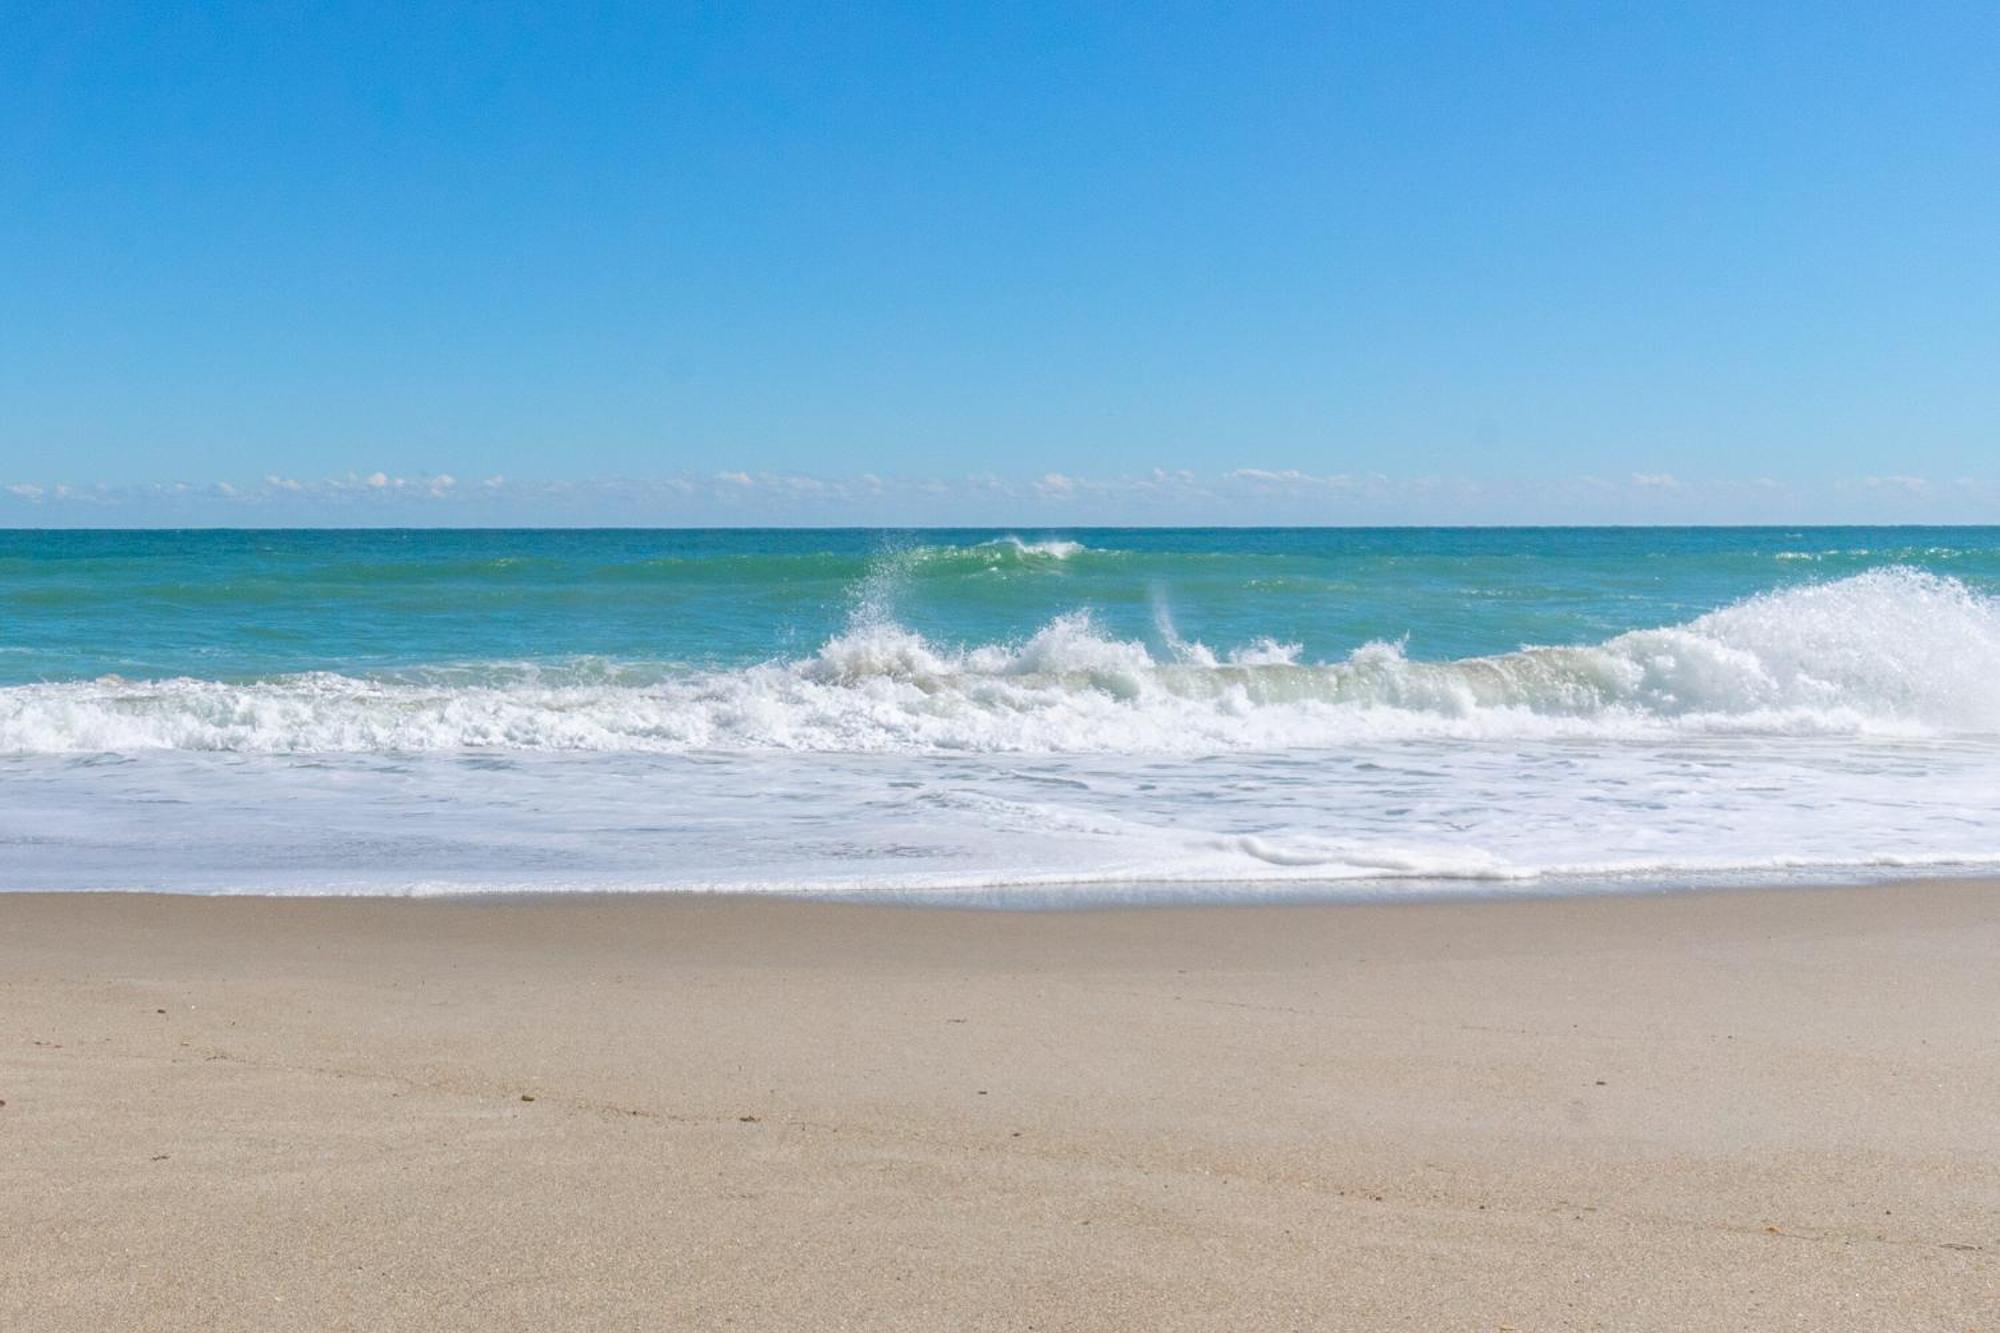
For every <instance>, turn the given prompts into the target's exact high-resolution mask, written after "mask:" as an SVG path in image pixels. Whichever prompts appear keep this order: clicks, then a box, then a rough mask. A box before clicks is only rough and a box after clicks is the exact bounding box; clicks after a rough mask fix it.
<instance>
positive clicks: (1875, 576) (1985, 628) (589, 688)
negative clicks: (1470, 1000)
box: [0, 557, 2000, 754]
mask: <svg viewBox="0 0 2000 1333" xmlns="http://www.w3.org/2000/svg"><path fill="white" fill-rule="evenodd" d="M1056 558H1061V557H1056ZM1170 643H1172V645H1173V647H1172V651H1171V654H1170V656H1169V657H1168V658H1167V659H1166V660H1161V659H1158V658H1156V657H1155V656H1153V654H1152V653H1150V652H1149V651H1148V650H1147V648H1146V647H1145V646H1144V645H1143V644H1140V643H1138V642H1133V641H1128V640H1122V639H1118V638H1115V637H1112V636H1108V635H1106V634H1104V633H1103V632H1102V631H1101V630H1100V629H1099V628H1098V627H1097V626H1096V625H1095V624H1094V623H1093V622H1092V621H1091V619H1090V618H1089V616H1088V615H1087V614H1084V613H1076V614H1071V615H1066V616H1061V617H1058V618H1057V619H1055V620H1053V621H1051V622H1050V623H1049V624H1047V625H1046V626H1044V627H1043V628H1042V629H1041V630H1040V631H1038V632H1037V633H1036V634H1034V635H1033V636H1032V637H1030V638H1028V639H1027V640H1025V641H1022V642H1018V643H1013V644H985V645H978V646H973V647H969V648H952V647H947V646H943V645H938V644H934V643H932V642H930V641H928V640H926V639H925V638H923V636H921V635H919V634H917V633H916V632H914V631H912V630H910V629H907V628H905V627H903V626H901V625H898V624H895V623H893V622H886V621H883V622H877V623H868V624H862V625H859V626H857V627H855V628H853V629H851V630H849V631H848V632H847V633H845V634H842V635H839V636H836V637H835V638H833V639H830V640H829V641H828V642H827V643H825V644H824V645H822V646H821V647H820V649H819V650H818V651H817V652H816V653H814V654H813V655H812V656H810V657H807V658H804V659H802V660H799V661H794V662H783V663H769V664H764V665H760V666H754V667H748V668H742V669H737V670H729V671H708V672H693V673H681V674H677V675H673V676H670V677H668V678H666V679H663V680H657V681H653V682H651V683H624V682H620V681H619V680H618V679H617V678H616V677H615V676H614V677H612V678H609V679H606V678H604V677H603V676H601V675H600V676H599V677H597V678H595V679H590V680H585V681H581V682H579V681H575V680H571V681H569V682H566V683H565V682H560V681H551V680H549V679H548V678H547V677H546V676H541V675H538V674H536V673H533V672H529V673H517V674H516V675H515V676H513V677H512V678H510V679H507V680H505V681H498V682H496V681H492V680H488V681H485V682H468V681H464V680H456V681H454V680H447V679H443V678H436V679H428V680H411V679H377V680H368V679H357V678H354V677H349V676H342V675H336V674H330V673H312V674H306V675H298V676H289V677H284V678H281V679H277V680H272V681H267V682H259V683H251V684H226V683H219V682H213V681H201V680H192V679H180V680H167V681H156V682H127V681H119V680H105V681H98V682H87V683H85V682H75V683H63V684H45V685H29V686H18V687H14V688H11V689H7V690H0V752H5V753H11V754H51V753H53V754H74V753H98V752H119V751H134V750H158V749H182V750H233V751H250V752H279V753H287V752H289V753H297V752H316V751H325V752H356V751H359V752H379V751H391V752H404V751H429V750H458V749H508V750H625V751H660V752H679V751H693V750H721V751H733V750H802V751H811V750H825V751H835V750H837V751H854V752H907V753H922V752H950V751H980V752H1023V753H1202V752H1217V751H1242V750H1263V751H1276V750H1287V749H1301V748H1321V747H1336V746H1340V745H1343V744H1347V743H1351V742H1356V741H1361V740H1371V739H1392V738H1396V737H1412V738H1419V737H1435V738H1458V739H1466V740H1479V739H1489V738H1490V739H1504V738H1508V737H1534V736H1578V737H1590V736H1599V737H1614V738H1615V737H1635V738H1644V737H1661V736H1670V735H1672V734H1676V733H1702V734H1715V733H1730V732H1746V733H1747V732H1756V733H1767V734H1768V733H1782V734H1829V733H1830V734H1869V733H1887V734H1931V735H1936V734H1948V735H1971V734H1991V733H1995V732H2000V609H1996V604H1995V602H1994V601H1993V600H1992V599H1991V598H1988V597H1984V596H1981V595H1980V594H1977V593H1975V592H1973V591H1972V590H1971V589H1969V588H1967V587H1966V586H1965V585H1964V584H1962V583H1960V582H1958V581H1956V580H1953V579H1949V578H1943V577H1939V576H1936V575H1931V574H1926V573H1922V572H1919V571H1915V570H1910V569H1879V570H1873V571H1870V572H1867V573H1863V574H1859V575H1855V576H1853V577H1851V578H1847V579H1842V580H1839V581H1837V582H1829V583H1823V584H1816V585H1809V586H1805V587H1799V588H1792V589H1788V590H1785V591H1780V592H1772V593H1766V594H1762V595H1760V596H1757V597H1752V598H1749V599H1747V600H1745V601H1742V602H1738V603H1736V604H1734V605H1732V606H1728V607H1725V608H1723V609H1722V610H1719V611H1715V612H1711V613H1709V614H1707V615H1703V616H1700V617H1697V618H1696V619H1693V620H1690V621H1688V622H1686V623H1685V624H1681V625H1676V626H1669V627H1665V628H1661V629H1652V630H1641V631H1635V632H1632V633H1628V634H1622V635H1619V636H1617V637H1616V638H1613V639H1609V640H1607V641H1605V642H1603V643H1601V644H1596V645H1591V646H1585V647H1556V648H1527V649H1523V650H1521V651H1519V652H1513V653H1505V654H1499V655H1495V656H1489V657H1477V658H1466V659H1462V660H1458V661H1450V662H1424V661H1418V660H1412V659H1411V658H1409V657H1408V656H1407V655H1406V654H1405V652H1404V650H1403V649H1402V647H1401V646H1399V645H1396V644H1390V643H1380V642H1378V643H1370V644H1366V645H1364V646H1362V647H1361V648H1358V649H1356V650H1355V651H1354V652H1352V653H1351V654H1349V655H1348V656H1347V657H1346V658H1344V659H1342V660H1340V661H1336V662H1330V663H1321V664H1305V663H1300V662H1299V661H1298V660H1297V655H1298V650H1297V648H1296V646H1293V645H1285V644H1279V643H1275V642H1273V641H1271V640H1268V639H1266V640H1261V641H1259V642H1257V643H1254V644H1251V645H1249V646H1247V647H1245V648H1240V649H1238V650H1236V651H1235V652H1233V653H1229V654H1225V655H1222V656H1218V655H1217V654H1215V653H1214V652H1212V651H1211V650H1209V649H1208V648H1206V647H1204V646H1202V645H1200V644H1190V643H1180V642H1179V641H1178V640H1170Z"/></svg>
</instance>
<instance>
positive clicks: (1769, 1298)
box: [0, 883, 2000, 1330]
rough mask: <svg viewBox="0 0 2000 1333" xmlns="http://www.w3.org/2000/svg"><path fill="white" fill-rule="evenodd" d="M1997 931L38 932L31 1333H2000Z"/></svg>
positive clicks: (1360, 914) (1908, 903) (7, 1018)
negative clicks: (1368, 1331)
mask: <svg viewBox="0 0 2000 1333" xmlns="http://www.w3.org/2000/svg"><path fill="white" fill-rule="evenodd" d="M1996 964H2000V884H1992V883H1939V884H1915V885H1906V886H1891V887H1873V888H1865V889H1851V890H1845V889H1843V890H1794V891H1783V892H1779V891H1770V892H1761V893H1760V892H1733V893H1689V894H1682V895H1665V896H1647V897H1620V898H1588V899H1567V900H1533V901H1459V902H1434V903H1413V904H1406V905H1393V906H1353V905H1317V906H1265V907H1205V908H1173V909H1124V910H1106V911H1091V912H1073V913H1002V912H986V911H955V910H938V909H911V908H893V907H881V906H856V905H841V904H834V903H826V902H817V903H815V902H801V901H790V900H749V899H741V898H733V899H732V898H694V897H681V898H675V897H645V898H630V899H607V898H577V899H568V900H563V899H535V900H521V901H503V902H492V901H488V902H470V901H369V900H282V899H258V898H249V899H223V898H192V897H139V896H84V895H68V896H64V895H7V896H0V1099H4V1103H5V1104H4V1106H0V1198H4V1199H5V1200H6V1204H5V1207H4V1210H0V1254H4V1256H5V1262H4V1264H0V1327H5V1328H7V1329H20V1330H43V1329H48V1330H58V1329H92V1330H104V1329H194V1328H201V1329H253V1328H254V1329H280V1328H300V1329H332V1328H367V1329H382V1328H410V1329H417V1328H424V1329H432V1328H538V1329H567V1328H592V1329H597V1328H751V1329H754V1328H798V1329H832V1328H854V1329H883V1328H909V1329H956V1328H966V1329H973V1328H991V1329H1024V1330H1025V1329H1121V1328H1151V1329H1162V1328H1189V1329H1194V1328H1229V1329H1266V1328H1268V1329H1306V1328H1426V1329H1437V1328H1466V1329H1482V1328H1483V1329H1503V1328H1515V1329H1521V1330H1527V1329H1557V1328H1561V1329H1568V1328H1578V1329H1583V1328H1606V1329H1634V1328H1642V1329H1644V1328H1657V1329H1684V1328H1716V1329H1740V1328H1767V1327H1782V1328H1804V1329H1831V1328H1871V1329H1900V1328H1909V1329H1957V1330H1968V1329H1988V1328H1994V1327H2000V1116H1996V1113H1995V1108H1996V1107H2000V1030H1997V1029H1996V1028H1995V1025H1994V1017H1995V1015H1996V1014H2000V966H1996Z"/></svg>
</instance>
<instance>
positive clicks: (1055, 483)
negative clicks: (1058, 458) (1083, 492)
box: [1035, 472, 1076, 497]
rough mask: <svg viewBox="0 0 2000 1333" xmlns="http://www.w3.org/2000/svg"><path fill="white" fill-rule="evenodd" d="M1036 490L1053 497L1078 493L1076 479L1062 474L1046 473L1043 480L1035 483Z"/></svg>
mask: <svg viewBox="0 0 2000 1333" xmlns="http://www.w3.org/2000/svg"><path fill="white" fill-rule="evenodd" d="M1035 490H1036V491H1038V492H1039V493H1041V494H1043V495H1047V496H1052V497H1054V496H1066V495H1074V494H1075V493H1076V479H1075V478H1074V477H1066V476H1064V475H1063V474H1062V473H1060V472H1048V473H1044V474H1043V475H1042V479H1041V480H1040V481H1038V482H1036V483H1035Z"/></svg>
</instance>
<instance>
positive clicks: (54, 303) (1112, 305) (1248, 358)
mask: <svg viewBox="0 0 2000 1333" xmlns="http://www.w3.org/2000/svg"><path fill="white" fill-rule="evenodd" d="M0 18H4V21H5V23H6V31H7V34H8V36H7V38H6V40H5V41H4V42H0V523H7V522H13V523H28V524H35V523H57V522H83V523H122V522H132V523H145V522H239V521H240V522H320V521H325V522H391V521H393V522H534V521H550V522H674V523H680V522H704V521H716V522H756V521H785V522H850V521H851V522H891V523H911V522H925V521H934V522H996V523H1009V522H1018V521H1030V520H1033V521H1045V522H1061V521H1075V522H1103V521H1132V522H1200V521H1215V522H1259V521H1270V522H1314V521H1324V522H1397V521H1477V522H1494V521H1502V522H1504V521H1550V522H1562V521H1647V520H1652V519H1659V520H1666V521H1703V520H1714V521H1746V520H1756V519H1770V520H1772V521H1778V522H1803V521H1809V520H1812V519H1828V520H1867V519H1882V520H1891V519H1927V518H1928V519H1938V520H1976V519H1981V518H1985V519H1995V520H2000V374H1996V373H1995V369H1996V367H2000V246H1996V244H1995V238H1996V237H2000V99H1996V98H1995V97H1994V95H1993V92H1992V90H1993V88H1994V87H1996V86H2000V7H1995V6H1993V5H1991V4H1978V5H1972V4H1967V5H1952V4H1928V5H1925V4H1920V5H1909V6H1890V5H1886V4H1882V5H1873V6H1864V5H1830V4H1811V5H1807V4H1799V5H1782V4H1749V5H1745V4H1740V3H1738V4H1726V5H1725V4H1716V5H1699V4H1659V5H1622V4H1575V5H1559V6H1558V5H1543V4H1535V3H1512V4H1504V5H1503V4H1491V5H1488V4H1416V3H1411V4H1387V3H1383V4H1372V5H1347V6H1334V5H1330V4H1329V5H1310V6H1308V5H1288V6H1260V5H1254V4H1227V5H1222V4H1217V5H1199V6H1196V5H1151V6H1143V7H1142V6H1124V5H1074V4H1062V5H1041V4H1032V3H1021V4H1008V5H993V6H977V5H957V4H955V5H936V6H893V7H892V6H832V5H799V6H758V5H740V6H716V7H708V6H704V7H677V6H671V5H663V4H662V5H644V6H617V5H598V6H593V5H584V4H576V5H543V6H533V7H530V6H506V5H499V4H483V5H467V6H464V7H452V6H437V5H418V4H409V5H400V4H373V5H350V4H322V5H313V6H304V5H267V4H258V5H231V4H221V3H218V4H212V5H206V6H200V7H195V6H167V5H121V4H102V5H84V4H78V5H43V4H34V3H13V2H11V0H0Z"/></svg>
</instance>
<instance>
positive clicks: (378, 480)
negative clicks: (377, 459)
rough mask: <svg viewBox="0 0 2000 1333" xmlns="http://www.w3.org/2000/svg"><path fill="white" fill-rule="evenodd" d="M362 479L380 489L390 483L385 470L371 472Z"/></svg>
mask: <svg viewBox="0 0 2000 1333" xmlns="http://www.w3.org/2000/svg"><path fill="white" fill-rule="evenodd" d="M362 480H363V481H365V482H366V483H367V484H368V485H370V486H372V487H374V488H375V489H376V490H378V491H379V490H381V489H382V488H383V487H384V486H387V485H388V484H389V477H388V474H387V473H383V472H375V473H371V474H369V475H368V476H366V477H364V478H362Z"/></svg>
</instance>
